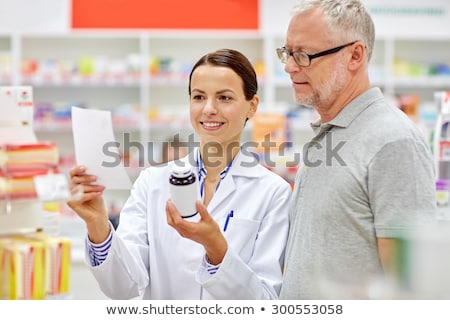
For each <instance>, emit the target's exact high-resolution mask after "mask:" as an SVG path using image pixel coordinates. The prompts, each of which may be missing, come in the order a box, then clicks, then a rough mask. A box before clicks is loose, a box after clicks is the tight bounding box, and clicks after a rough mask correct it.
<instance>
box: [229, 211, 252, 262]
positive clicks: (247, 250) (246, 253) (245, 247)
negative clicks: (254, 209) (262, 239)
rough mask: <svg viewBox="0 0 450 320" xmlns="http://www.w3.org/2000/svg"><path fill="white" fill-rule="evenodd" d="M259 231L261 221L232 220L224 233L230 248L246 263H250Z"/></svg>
mask: <svg viewBox="0 0 450 320" xmlns="http://www.w3.org/2000/svg"><path fill="white" fill-rule="evenodd" d="M258 229H259V221H255V220H249V219H239V218H232V219H230V221H229V223H228V226H227V229H226V231H225V232H224V234H225V238H226V239H227V242H228V246H229V247H230V248H232V249H233V251H235V252H237V253H238V255H239V256H240V257H241V259H242V260H244V261H245V262H248V261H249V259H250V257H251V256H252V253H253V249H254V247H255V241H256V238H257V236H258Z"/></svg>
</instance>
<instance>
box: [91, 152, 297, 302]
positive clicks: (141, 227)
mask: <svg viewBox="0 0 450 320" xmlns="http://www.w3.org/2000/svg"><path fill="white" fill-rule="evenodd" d="M196 154H198V153H197V151H195V152H194V153H193V154H190V155H188V156H187V157H185V158H183V161H189V163H191V164H192V165H195V161H194V160H193V159H194V158H195V156H194V155H196ZM188 159H190V160H188ZM172 164H173V162H171V163H169V164H168V165H164V166H161V167H150V168H147V169H145V170H144V171H142V172H141V174H140V175H139V177H138V178H137V180H136V182H135V184H134V186H133V189H132V191H131V196H130V198H129V199H128V201H127V202H126V204H125V206H124V208H123V210H122V212H121V214H120V223H119V227H118V229H117V231H116V232H114V231H113V237H112V244H111V248H110V250H109V252H108V256H107V258H106V260H105V261H104V262H103V263H102V264H101V265H100V266H96V267H91V270H92V272H93V275H94V276H95V278H96V279H97V281H98V283H99V285H100V287H101V289H102V291H103V292H104V293H105V294H106V295H107V296H109V297H111V298H113V299H130V298H134V297H137V296H142V298H143V299H163V300H168V299H175V300H181V299H228V300H230V299H277V298H278V294H279V292H280V288H281V283H282V265H283V261H284V252H285V244H286V240H287V235H288V227H289V226H288V224H289V218H288V207H289V201H290V196H291V187H290V185H289V184H288V183H287V182H286V181H285V180H284V179H282V178H281V177H279V176H278V175H276V174H274V173H272V172H270V171H269V170H268V169H266V168H264V167H263V166H261V165H260V164H257V160H255V158H254V157H253V156H252V155H249V154H245V153H244V152H239V154H238V155H237V157H236V158H235V160H234V161H233V165H232V167H231V168H230V170H229V171H228V173H227V175H226V176H225V178H224V179H223V180H222V181H221V183H220V186H219V188H218V190H217V191H216V193H215V194H214V196H213V198H212V200H211V202H210V203H209V205H208V208H207V209H208V212H209V213H210V215H212V216H213V217H214V218H215V219H216V221H217V222H218V224H219V226H221V228H223V226H224V223H225V219H226V216H227V215H228V213H229V212H230V211H231V210H233V211H234V216H233V217H232V218H231V219H230V221H229V224H228V227H227V230H226V231H225V232H224V234H225V237H226V239H227V242H228V250H227V253H226V255H225V257H224V259H223V261H222V264H221V265H220V268H219V270H218V271H217V273H216V274H214V275H210V274H209V273H208V272H207V271H206V270H205V269H204V268H202V267H201V262H202V259H203V258H204V255H205V252H204V248H203V246H202V245H200V244H198V243H196V242H194V241H192V240H189V239H186V238H183V237H181V236H180V235H179V234H178V232H177V231H176V230H175V229H173V228H172V227H171V226H169V225H168V224H167V218H166V211H165V206H166V201H167V199H168V198H169V182H168V180H169V175H170V167H171V166H172ZM88 261H89V259H88V252H87V251H86V262H87V263H88V264H89V262H88Z"/></svg>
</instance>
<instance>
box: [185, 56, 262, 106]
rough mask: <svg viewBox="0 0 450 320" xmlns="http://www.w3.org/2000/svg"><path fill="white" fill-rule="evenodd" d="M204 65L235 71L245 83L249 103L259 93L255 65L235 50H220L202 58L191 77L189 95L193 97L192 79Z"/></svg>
mask: <svg viewBox="0 0 450 320" xmlns="http://www.w3.org/2000/svg"><path fill="white" fill-rule="evenodd" d="M203 65H210V66H218V67H226V68H230V69H231V70H233V71H234V72H235V73H236V74H237V75H238V76H239V77H240V78H241V79H242V83H243V89H244V95H245V99H246V100H247V101H249V100H251V99H253V97H254V96H255V94H256V93H257V92H258V81H257V78H256V72H255V69H254V68H253V65H252V64H251V63H250V61H249V60H248V58H247V57H246V56H245V55H243V54H242V53H241V52H239V51H237V50H233V49H220V50H217V51H214V52H211V53H207V54H205V55H204V56H203V57H201V58H200V59H199V60H198V61H197V63H196V64H195V65H194V67H193V68H192V71H191V74H190V75H189V95H191V79H192V74H193V73H194V71H195V69H197V68H198V67H200V66H203Z"/></svg>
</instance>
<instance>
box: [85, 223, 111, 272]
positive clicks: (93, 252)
mask: <svg viewBox="0 0 450 320" xmlns="http://www.w3.org/2000/svg"><path fill="white" fill-rule="evenodd" d="M111 243H112V231H111V232H110V233H109V236H108V238H107V239H106V240H105V241H103V242H102V243H92V242H91V241H90V240H89V237H86V245H87V248H88V254H89V260H90V263H91V266H92V267H96V266H99V265H101V264H102V263H103V261H105V260H106V257H107V256H108V251H109V248H111Z"/></svg>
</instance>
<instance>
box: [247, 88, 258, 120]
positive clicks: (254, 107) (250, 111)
mask: <svg viewBox="0 0 450 320" xmlns="http://www.w3.org/2000/svg"><path fill="white" fill-rule="evenodd" d="M249 102H250V108H249V109H248V112H247V120H248V119H251V118H253V116H254V115H255V113H256V110H258V105H259V97H258V96H257V95H256V94H255V95H254V96H253V98H252V100H250V101H249Z"/></svg>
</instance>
